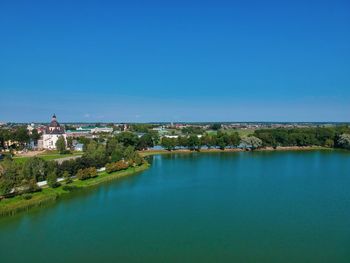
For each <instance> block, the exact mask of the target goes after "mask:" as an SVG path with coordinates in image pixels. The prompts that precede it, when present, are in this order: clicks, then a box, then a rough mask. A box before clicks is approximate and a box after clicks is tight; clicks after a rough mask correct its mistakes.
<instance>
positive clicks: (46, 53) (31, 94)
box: [0, 0, 350, 122]
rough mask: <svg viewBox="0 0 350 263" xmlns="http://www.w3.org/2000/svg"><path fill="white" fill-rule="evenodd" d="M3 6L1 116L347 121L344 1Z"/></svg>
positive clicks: (349, 61)
mask: <svg viewBox="0 0 350 263" xmlns="http://www.w3.org/2000/svg"><path fill="white" fill-rule="evenodd" d="M0 12H1V15H0V23H1V25H2V26H1V27H0V33H1V41H0V58H1V59H0V92H1V93H0V94H1V102H0V122H47V121H48V120H49V119H50V117H51V116H52V114H53V113H56V114H57V117H58V118H59V120H60V121H61V122H160V121H166V122H172V121H173V122H196V121H197V122H199V121H300V122H302V121H305V122H317V121H318V122H328V121H331V122H349V121H350V103H349V101H350V88H349V87H350V78H349V76H350V48H349V47H350V31H349V25H350V3H349V2H348V1H330V0H329V1H317V2H312V1H288V2H280V1H263V2H261V1H244V2H241V3H228V2H227V1H215V2H214V1H191V2H188V1H170V2H169V1H167V2H166V3H165V2H163V1H147V2H143V3H142V2H141V1H140V2H139V1H127V2H124V3H123V2H118V3H117V2H116V3H111V2H105V3H101V2H100V1H89V2H85V1H74V2H72V3H70V2H65V1H60V2H54V1H50V2H47V1H30V2H28V1H7V2H3V3H1V4H0Z"/></svg>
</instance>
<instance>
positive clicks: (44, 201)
mask: <svg viewBox="0 0 350 263" xmlns="http://www.w3.org/2000/svg"><path fill="white" fill-rule="evenodd" d="M148 167H149V164H148V163H143V164H142V165H140V166H135V167H133V166H131V167H128V168H127V169H125V170H121V171H118V172H114V173H107V172H99V173H98V176H96V177H94V178H91V179H88V180H78V179H75V180H73V181H72V182H70V183H68V184H66V183H64V184H61V185H60V186H58V187H55V188H51V187H45V188H43V189H42V190H41V191H39V192H34V193H28V194H22V195H17V196H15V197H13V198H6V199H3V200H2V201H0V216H9V215H14V214H16V213H19V212H21V211H27V210H29V209H31V208H34V207H41V206H45V205H48V204H50V203H52V202H54V201H56V200H57V199H59V198H60V197H63V196H65V195H67V194H69V193H71V192H74V191H77V190H79V189H84V188H88V187H93V186H96V185H99V184H101V183H104V182H108V181H111V180H115V179H118V178H121V177H126V176H130V175H134V174H136V173H138V172H141V171H144V170H146V169H147V168H148Z"/></svg>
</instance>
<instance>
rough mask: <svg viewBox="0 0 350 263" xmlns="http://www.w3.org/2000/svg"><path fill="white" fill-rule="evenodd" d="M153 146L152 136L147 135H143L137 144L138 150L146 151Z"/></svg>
mask: <svg viewBox="0 0 350 263" xmlns="http://www.w3.org/2000/svg"><path fill="white" fill-rule="evenodd" d="M153 146H154V142H153V138H152V135H151V134H149V133H146V134H144V135H143V136H142V137H141V138H140V139H139V141H138V143H137V149H138V150H146V149H147V148H151V147H153Z"/></svg>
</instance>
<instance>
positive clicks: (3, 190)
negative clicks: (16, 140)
mask: <svg viewBox="0 0 350 263" xmlns="http://www.w3.org/2000/svg"><path fill="white" fill-rule="evenodd" d="M127 136H129V135H127ZM85 142H86V147H85V151H84V154H83V156H82V157H79V158H76V159H71V160H66V161H63V162H62V163H61V164H59V163H58V162H55V161H45V160H43V159H41V158H39V157H32V158H28V159H27V160H26V161H25V162H24V163H18V162H16V161H15V160H12V159H11V158H6V159H5V160H4V161H2V162H1V163H0V197H1V196H11V195H16V194H25V193H31V192H35V191H39V190H40V188H39V187H38V186H37V182H40V181H44V180H47V183H48V185H49V186H50V187H57V186H59V185H60V184H59V183H58V182H57V178H59V177H63V178H64V179H65V182H66V183H69V182H71V181H72V177H73V176H76V177H77V178H78V179H80V180H86V179H89V178H93V177H96V176H97V169H98V168H101V167H104V166H108V163H115V162H120V161H122V162H125V163H127V164H128V167H129V166H135V165H140V164H142V163H143V159H142V157H141V156H140V155H139V154H138V153H137V152H136V150H135V147H134V146H132V145H128V143H125V144H124V142H122V141H120V140H119V139H118V138H116V137H112V138H110V139H108V140H107V142H105V143H100V142H97V141H95V140H87V141H85ZM125 142H126V141H125ZM138 142H139V141H138Z"/></svg>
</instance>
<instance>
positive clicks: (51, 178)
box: [46, 170, 59, 188]
mask: <svg viewBox="0 0 350 263" xmlns="http://www.w3.org/2000/svg"><path fill="white" fill-rule="evenodd" d="M46 180H47V185H48V186H50V187H51V188H56V187H58V186H59V183H58V182H57V172H56V170H53V171H51V172H50V173H49V174H48V175H47V179H46Z"/></svg>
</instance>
